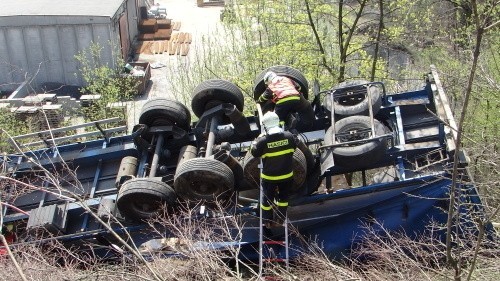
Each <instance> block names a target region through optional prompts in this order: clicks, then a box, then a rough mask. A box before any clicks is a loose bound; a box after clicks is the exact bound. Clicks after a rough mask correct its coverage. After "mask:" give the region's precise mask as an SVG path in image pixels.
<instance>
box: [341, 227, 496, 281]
mask: <svg viewBox="0 0 500 281" xmlns="http://www.w3.org/2000/svg"><path fill="white" fill-rule="evenodd" d="M365 229H366V236H365V237H364V239H363V242H362V243H361V244H360V245H359V246H358V247H357V248H356V249H355V250H354V252H353V254H352V255H351V258H350V262H351V263H352V265H353V267H354V268H356V269H357V270H358V271H359V273H360V275H361V276H362V277H363V279H364V280H453V279H455V280H461V278H463V279H464V280H465V279H466V278H467V276H468V274H469V271H470V269H471V268H472V267H473V268H474V272H473V274H472V276H471V280H498V278H499V277H500V275H499V273H498V272H500V260H498V257H499V256H500V251H499V249H500V244H499V242H498V240H495V239H490V238H492V237H490V238H488V239H483V240H482V241H481V242H480V243H479V248H478V259H477V262H476V261H475V259H474V254H475V252H476V247H477V245H478V241H477V238H478V235H477V234H478V232H477V231H476V232H469V231H465V232H463V233H462V235H461V236H460V237H455V240H454V255H455V257H458V260H459V261H460V265H461V267H460V268H461V270H460V271H459V272H457V271H455V270H454V269H453V268H452V267H449V266H448V264H447V262H446V245H445V243H444V241H441V240H440V239H438V238H437V237H438V236H437V232H438V231H442V230H441V228H439V226H437V225H431V226H429V228H428V229H427V230H426V231H425V232H424V233H421V234H418V235H417V234H414V235H412V237H410V236H409V235H408V234H405V233H389V232H388V231H387V230H385V229H384V227H383V225H382V224H381V223H378V222H377V223H376V224H374V225H372V226H366V227H365ZM470 229H471V228H470V227H468V228H467V229H466V230H470ZM441 234H442V233H441ZM457 278H458V279H457Z"/></svg>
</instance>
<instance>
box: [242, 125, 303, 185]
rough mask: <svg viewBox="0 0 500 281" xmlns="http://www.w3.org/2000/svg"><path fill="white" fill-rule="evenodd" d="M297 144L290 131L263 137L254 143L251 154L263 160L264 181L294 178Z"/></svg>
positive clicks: (262, 175) (262, 174)
mask: <svg viewBox="0 0 500 281" xmlns="http://www.w3.org/2000/svg"><path fill="white" fill-rule="evenodd" d="M297 143H298V139H297V137H296V136H295V135H293V134H292V133H290V132H288V131H286V132H282V133H277V134H272V135H265V136H261V137H258V138H257V139H256V140H255V141H254V142H253V143H252V147H251V149H250V152H251V153H252V155H253V156H254V157H261V158H262V164H263V166H264V168H263V170H262V173H261V175H260V176H261V178H262V180H264V181H273V182H277V181H284V180H289V179H290V178H291V177H293V152H294V151H295V148H296V147H297Z"/></svg>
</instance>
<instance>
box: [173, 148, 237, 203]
mask: <svg viewBox="0 0 500 281" xmlns="http://www.w3.org/2000/svg"><path fill="white" fill-rule="evenodd" d="M174 189H175V192H176V193H177V195H178V196H179V197H181V198H183V199H185V200H191V201H198V200H205V201H216V200H219V199H226V198H227V197H228V196H229V195H231V191H232V190H233V189H234V176H233V172H232V171H231V169H230V168H229V167H228V166H227V165H226V164H224V163H222V162H220V161H217V160H215V159H211V158H193V159H189V160H186V161H184V162H182V163H181V164H180V165H179V166H177V170H176V171H175V177H174Z"/></svg>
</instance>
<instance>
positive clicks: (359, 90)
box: [323, 80, 382, 118]
mask: <svg viewBox="0 0 500 281" xmlns="http://www.w3.org/2000/svg"><path fill="white" fill-rule="evenodd" d="M366 83H369V82H368V81H365V80H353V81H346V82H342V83H340V84H339V85H337V86H336V87H335V88H334V89H340V88H345V87H352V88H350V89H348V90H339V91H340V92H349V94H348V95H345V96H341V97H338V98H335V99H334V102H333V103H334V105H335V114H336V115H337V116H339V118H343V117H346V116H351V115H365V116H369V114H370V112H369V108H368V99H367V98H366V87H365V86H363V84H366ZM357 85H359V86H358V87H356V86H357ZM370 91H371V98H372V110H373V115H375V114H377V112H378V111H379V110H380V107H381V105H382V93H381V91H380V88H378V87H376V86H370ZM323 104H324V105H325V108H326V110H327V111H328V112H330V110H331V108H332V105H331V97H330V96H328V95H327V96H326V97H325V99H324V103H323Z"/></svg>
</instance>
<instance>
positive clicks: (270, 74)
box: [264, 71, 278, 85]
mask: <svg viewBox="0 0 500 281" xmlns="http://www.w3.org/2000/svg"><path fill="white" fill-rule="evenodd" d="M276 76H278V75H277V74H276V73H274V72H272V71H268V72H267V73H266V74H265V75H264V83H266V85H269V83H270V82H271V81H273V79H274V77H276Z"/></svg>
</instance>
